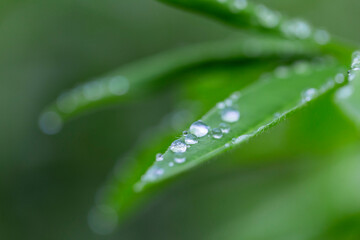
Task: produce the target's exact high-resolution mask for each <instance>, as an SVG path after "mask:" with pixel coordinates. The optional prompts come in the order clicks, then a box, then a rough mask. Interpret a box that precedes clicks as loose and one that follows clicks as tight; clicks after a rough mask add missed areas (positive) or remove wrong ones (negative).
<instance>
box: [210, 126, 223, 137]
mask: <svg viewBox="0 0 360 240" xmlns="http://www.w3.org/2000/svg"><path fill="white" fill-rule="evenodd" d="M222 136H223V132H222V131H221V129H220V128H214V129H213V130H212V137H213V138H215V139H220V138H222Z"/></svg>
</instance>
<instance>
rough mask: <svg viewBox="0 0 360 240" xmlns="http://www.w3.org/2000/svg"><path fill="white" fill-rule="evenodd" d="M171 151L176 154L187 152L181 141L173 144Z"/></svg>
mask: <svg viewBox="0 0 360 240" xmlns="http://www.w3.org/2000/svg"><path fill="white" fill-rule="evenodd" d="M170 150H171V151H172V152H174V153H184V152H186V144H185V143H183V142H182V141H180V140H175V141H174V142H173V143H172V144H171V146H170Z"/></svg>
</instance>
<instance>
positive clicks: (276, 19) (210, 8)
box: [159, 0, 330, 45]
mask: <svg viewBox="0 0 360 240" xmlns="http://www.w3.org/2000/svg"><path fill="white" fill-rule="evenodd" d="M159 1H161V2H164V3H168V4H171V5H175V6H177V7H180V8H184V9H187V10H190V11H195V12H198V13H201V14H204V15H207V16H210V17H212V18H215V19H217V20H219V21H221V22H224V23H227V24H230V25H233V26H236V27H240V28H245V29H250V30H258V31H263V32H269V33H274V34H278V35H282V36H285V37H287V38H290V39H302V40H305V39H306V40H310V41H313V42H316V43H318V44H320V45H325V44H328V43H329V42H330V35H329V33H327V32H326V31H325V30H319V29H314V28H313V27H311V26H310V25H309V24H308V23H307V22H305V21H303V20H300V19H288V18H286V17H284V16H283V15H282V14H281V13H279V12H277V11H273V10H271V9H269V8H267V7H266V6H264V5H262V4H256V3H253V2H252V1H247V0H159Z"/></svg>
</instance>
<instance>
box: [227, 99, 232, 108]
mask: <svg viewBox="0 0 360 240" xmlns="http://www.w3.org/2000/svg"><path fill="white" fill-rule="evenodd" d="M225 105H226V106H227V107H231V106H232V105H233V101H232V100H231V99H226V100H225Z"/></svg>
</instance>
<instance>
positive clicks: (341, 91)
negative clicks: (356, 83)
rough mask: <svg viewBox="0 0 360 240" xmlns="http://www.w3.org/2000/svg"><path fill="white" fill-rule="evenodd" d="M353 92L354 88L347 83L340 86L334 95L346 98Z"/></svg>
mask: <svg viewBox="0 0 360 240" xmlns="http://www.w3.org/2000/svg"><path fill="white" fill-rule="evenodd" d="M353 93H354V88H353V86H352V85H347V86H345V87H342V88H340V89H339V90H338V91H337V92H336V96H337V98H338V99H347V98H349V97H351V95H352V94H353Z"/></svg>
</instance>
